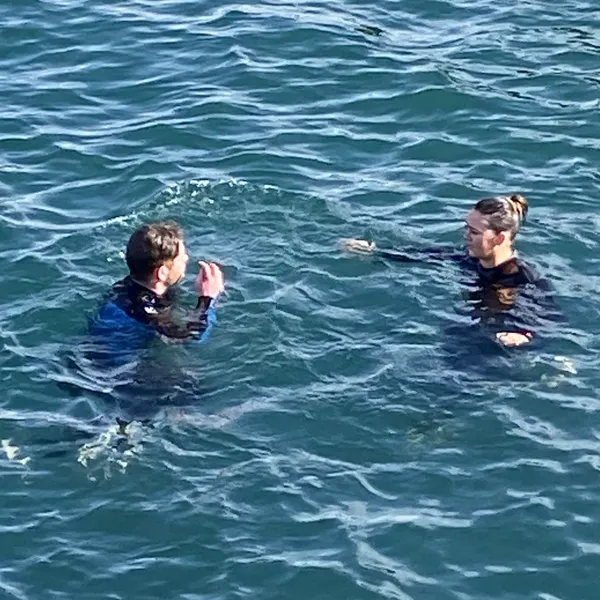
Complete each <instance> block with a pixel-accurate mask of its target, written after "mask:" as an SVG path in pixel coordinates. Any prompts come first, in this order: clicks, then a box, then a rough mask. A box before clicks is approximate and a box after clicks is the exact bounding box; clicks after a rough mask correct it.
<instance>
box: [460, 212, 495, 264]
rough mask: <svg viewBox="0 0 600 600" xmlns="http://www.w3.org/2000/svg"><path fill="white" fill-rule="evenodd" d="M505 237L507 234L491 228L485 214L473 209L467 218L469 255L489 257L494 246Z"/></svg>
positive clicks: (466, 232)
mask: <svg viewBox="0 0 600 600" xmlns="http://www.w3.org/2000/svg"><path fill="white" fill-rule="evenodd" d="M504 239H505V234H503V233H497V232H495V231H494V230H493V229H490V226H489V223H488V220H487V218H486V216H485V215H482V214H481V213H480V212H479V211H477V210H475V209H473V210H470V211H469V213H468V214H467V218H466V219H465V233H464V240H465V246H466V248H467V252H468V253H469V256H472V257H473V258H479V259H481V258H489V257H490V256H491V255H492V254H493V252H494V248H495V247H496V246H498V245H500V244H501V243H502V242H503V241H504Z"/></svg>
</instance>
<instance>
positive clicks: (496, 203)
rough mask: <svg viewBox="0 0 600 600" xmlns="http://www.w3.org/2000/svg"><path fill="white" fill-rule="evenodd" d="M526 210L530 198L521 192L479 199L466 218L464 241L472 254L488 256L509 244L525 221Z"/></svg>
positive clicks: (480, 257)
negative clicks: (527, 198)
mask: <svg viewBox="0 0 600 600" xmlns="http://www.w3.org/2000/svg"><path fill="white" fill-rule="evenodd" d="M527 210H528V205H527V200H525V198H523V196H521V195H519V194H513V195H512V196H496V197H494V198H483V199H481V200H479V201H478V202H477V204H475V206H474V207H473V208H472V209H471V210H470V211H469V213H468V215H467V218H466V221H465V244H466V246H467V250H468V252H469V254H470V255H471V256H473V257H475V258H479V259H485V258H488V257H490V256H491V255H492V254H494V252H496V251H497V249H499V248H501V247H504V248H506V247H510V246H511V244H512V240H513V239H514V238H515V236H516V235H517V232H518V231H519V227H520V226H521V223H523V222H524V221H525V217H526V216H527Z"/></svg>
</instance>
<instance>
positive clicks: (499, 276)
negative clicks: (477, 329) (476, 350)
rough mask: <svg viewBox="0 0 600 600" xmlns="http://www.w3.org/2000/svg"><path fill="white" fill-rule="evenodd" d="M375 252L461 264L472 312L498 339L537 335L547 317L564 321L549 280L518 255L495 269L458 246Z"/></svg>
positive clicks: (403, 259)
mask: <svg viewBox="0 0 600 600" xmlns="http://www.w3.org/2000/svg"><path fill="white" fill-rule="evenodd" d="M375 254H376V255H377V256H381V257H382V258H386V259H388V260H392V261H395V262H403V263H414V262H446V261H451V262H453V263H455V264H457V265H458V266H459V267H460V268H461V270H462V271H463V272H464V273H466V274H472V275H475V277H474V278H469V279H468V280H467V281H465V284H466V293H465V300H466V302H467V306H468V309H469V311H470V315H471V317H472V319H473V320H475V321H476V322H477V323H478V324H479V325H480V326H482V327H483V328H484V329H485V331H486V332H487V333H488V334H489V335H490V337H492V338H494V337H495V334H496V333H500V332H517V333H523V334H527V335H528V336H533V335H534V333H535V329H536V327H539V326H540V324H541V323H542V321H544V320H551V321H556V320H561V315H560V312H559V311H558V309H557V307H556V305H555V303H554V300H553V298H552V296H551V287H550V285H549V283H548V282H547V281H546V280H545V279H543V278H542V277H540V276H539V275H538V274H537V273H536V272H535V270H534V269H533V268H532V267H531V266H530V265H528V264H527V263H525V262H524V261H522V260H521V259H519V258H517V257H516V256H515V257H513V258H511V259H509V260H507V261H506V262H504V263H502V264H500V265H498V266H496V267H491V268H485V267H483V266H482V265H481V263H480V262H479V261H478V260H477V259H475V258H473V257H470V256H468V255H467V254H465V252H464V251H462V252H461V251H460V250H458V249H456V248H433V249H419V248H406V249H403V250H402V251H395V250H385V249H381V250H376V251H375Z"/></svg>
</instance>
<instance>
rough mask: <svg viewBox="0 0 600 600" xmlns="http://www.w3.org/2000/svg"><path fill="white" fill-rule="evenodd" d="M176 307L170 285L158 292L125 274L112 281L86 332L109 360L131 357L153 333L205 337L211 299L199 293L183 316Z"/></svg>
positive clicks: (212, 315)
mask: <svg viewBox="0 0 600 600" xmlns="http://www.w3.org/2000/svg"><path fill="white" fill-rule="evenodd" d="M176 310H177V309H176V292H175V291H174V289H173V288H169V289H168V290H167V292H166V293H165V294H164V295H162V296H158V295H157V294H156V293H154V292H153V291H152V290H149V289H148V288H146V287H144V286H143V285H141V284H139V283H137V282H136V281H134V280H133V279H132V278H131V277H130V276H127V277H125V279H122V280H121V281H118V282H117V283H115V284H114V285H113V287H112V289H111V290H110V292H109V293H108V295H107V296H106V297H105V299H104V301H103V302H102V304H101V306H100V308H99V309H98V311H97V313H96V315H95V316H94V317H93V318H92V319H91V320H90V324H89V325H90V327H89V329H90V334H91V336H92V338H93V340H94V342H95V343H96V345H100V346H102V347H103V351H104V353H106V357H105V358H107V359H108V360H109V362H112V363H113V364H119V363H123V362H126V361H127V360H129V359H131V358H133V354H135V352H136V351H139V350H143V349H144V348H145V347H146V346H147V344H148V342H149V341H151V340H152V339H153V338H156V337H157V336H160V337H162V338H166V339H170V340H195V341H197V342H203V341H205V340H206V339H207V337H208V335H209V334H210V331H211V329H212V327H213V325H214V323H215V322H216V314H215V308H214V300H213V299H212V298H209V297H208V296H201V297H200V298H198V303H197V305H196V308H195V309H194V310H193V311H192V312H191V313H190V314H188V315H186V317H185V318H184V319H178V318H177V315H176Z"/></svg>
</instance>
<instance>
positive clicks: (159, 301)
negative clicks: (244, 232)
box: [77, 222, 224, 424]
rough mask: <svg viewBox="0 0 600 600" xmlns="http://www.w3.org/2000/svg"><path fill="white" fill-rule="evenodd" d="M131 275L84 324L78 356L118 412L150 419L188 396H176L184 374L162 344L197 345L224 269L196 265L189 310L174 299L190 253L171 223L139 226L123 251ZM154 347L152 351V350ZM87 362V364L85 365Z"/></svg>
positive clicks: (210, 320)
mask: <svg viewBox="0 0 600 600" xmlns="http://www.w3.org/2000/svg"><path fill="white" fill-rule="evenodd" d="M125 259H126V262H127V266H128V267H129V274H128V275H127V276H126V277H125V278H123V279H121V280H120V281H118V282H116V283H115V284H114V285H113V286H112V288H111V289H110V291H109V292H108V294H107V295H106V296H105V298H104V299H103V301H102V303H101V305H100V307H99V309H98V310H97V312H96V314H95V315H94V317H93V318H92V319H91V320H90V323H89V332H90V337H89V344H86V346H87V348H86V351H85V352H84V356H83V357H82V355H81V354H80V360H78V361H77V363H78V367H79V371H80V373H81V374H83V373H82V370H85V371H87V378H88V379H91V384H92V388H93V389H94V390H96V391H100V393H101V395H102V396H103V397H105V398H106V397H108V399H109V401H110V403H111V404H113V403H114V404H116V405H117V407H118V408H119V413H120V415H121V418H118V421H119V422H120V423H125V424H126V421H123V417H124V418H127V419H128V420H130V419H136V420H138V419H139V418H142V417H144V418H149V417H150V416H151V415H152V414H155V413H156V412H157V411H158V410H159V409H160V408H161V407H163V406H167V405H169V404H173V403H181V402H183V401H184V400H185V401H186V402H187V401H189V399H190V397H191V396H194V397H195V396H196V395H197V393H196V392H193V393H191V394H190V390H191V388H190V389H187V388H188V387H189V386H187V385H184V386H183V387H184V388H186V390H187V391H186V393H185V394H183V396H185V398H182V397H180V396H182V393H181V389H180V387H181V377H182V374H181V372H180V370H179V369H177V368H176V367H175V368H173V365H170V366H169V363H168V361H167V362H165V360H166V357H165V356H164V355H162V356H161V354H162V353H161V352H160V346H161V345H162V344H161V342H183V341H191V342H196V343H202V342H204V341H206V339H207V338H208V336H209V334H210V331H211V329H212V327H213V326H214V324H215V322H216V314H215V302H216V300H217V298H218V296H219V295H220V294H221V293H222V292H223V290H224V287H223V274H222V272H221V269H220V268H219V267H218V266H217V265H216V264H214V263H210V262H200V263H199V267H200V268H199V273H198V275H197V276H196V280H195V291H196V294H197V296H198V300H197V303H196V306H195V308H194V309H193V310H188V311H185V310H183V309H182V307H181V306H180V303H178V302H177V287H178V286H177V285H176V284H178V283H179V282H180V281H181V280H182V279H183V278H184V275H185V270H186V265H187V262H188V259H189V257H188V254H187V251H186V248H185V244H184V240H183V233H182V230H181V228H180V227H179V226H178V225H177V224H176V223H173V222H160V223H150V224H147V225H142V226H141V227H139V228H138V229H137V230H136V231H134V233H133V234H132V235H131V237H130V239H129V242H128V244H127V249H126V253H125ZM156 350H157V351H158V354H156V352H155V351H156ZM86 367H87V368H86Z"/></svg>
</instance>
